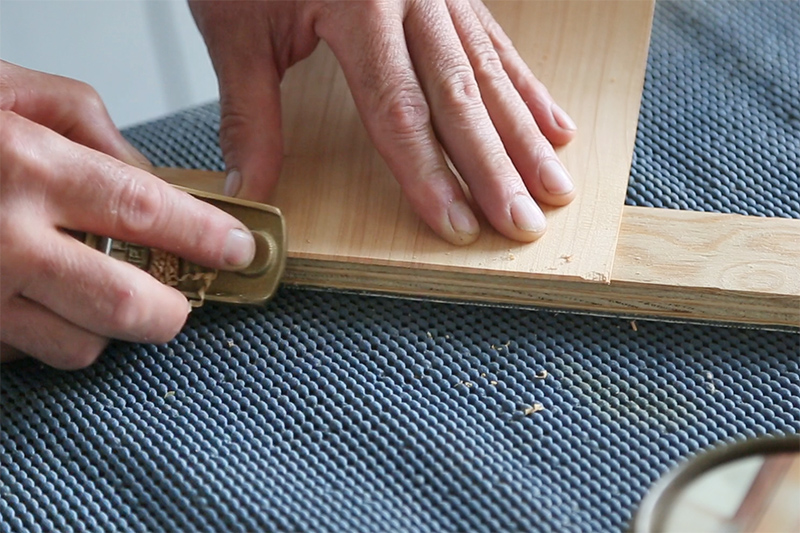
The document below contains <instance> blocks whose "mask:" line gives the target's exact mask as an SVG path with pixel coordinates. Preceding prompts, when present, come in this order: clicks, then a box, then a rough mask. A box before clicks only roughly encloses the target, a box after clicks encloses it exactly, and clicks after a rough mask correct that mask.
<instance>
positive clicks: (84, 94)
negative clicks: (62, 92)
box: [67, 79, 106, 114]
mask: <svg viewBox="0 0 800 533" xmlns="http://www.w3.org/2000/svg"><path fill="white" fill-rule="evenodd" d="M67 83H69V84H70V87H68V90H69V91H71V92H72V93H73V94H75V96H76V97H77V98H78V101H79V102H80V105H81V107H82V111H83V112H85V113H90V114H96V113H105V109H106V107H105V104H104V103H103V99H102V98H101V97H100V93H98V92H97V91H96V90H95V88H94V87H92V86H91V85H89V84H88V83H85V82H82V81H78V80H72V79H70V80H68V81H67Z"/></svg>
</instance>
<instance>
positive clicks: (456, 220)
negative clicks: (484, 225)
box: [447, 200, 481, 244]
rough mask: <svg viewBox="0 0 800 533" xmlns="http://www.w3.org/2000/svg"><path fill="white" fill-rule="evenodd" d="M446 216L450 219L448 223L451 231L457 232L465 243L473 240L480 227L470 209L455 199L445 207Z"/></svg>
mask: <svg viewBox="0 0 800 533" xmlns="http://www.w3.org/2000/svg"><path fill="white" fill-rule="evenodd" d="M447 216H448V218H449V219H450V225H451V226H452V227H453V231H455V232H456V234H458V237H459V239H460V240H461V241H463V242H464V243H465V244H466V243H467V242H471V241H473V240H474V236H475V235H477V234H478V233H479V232H480V230H481V228H480V226H479V225H478V219H476V218H475V215H474V214H473V213H472V209H470V208H469V206H468V205H467V204H466V203H464V202H462V201H459V200H457V201H455V202H453V203H452V204H450V207H449V208H448V209H447Z"/></svg>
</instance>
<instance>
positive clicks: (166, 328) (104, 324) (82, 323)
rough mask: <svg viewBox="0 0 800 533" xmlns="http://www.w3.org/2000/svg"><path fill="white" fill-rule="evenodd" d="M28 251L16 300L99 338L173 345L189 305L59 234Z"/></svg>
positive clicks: (178, 295)
mask: <svg viewBox="0 0 800 533" xmlns="http://www.w3.org/2000/svg"><path fill="white" fill-rule="evenodd" d="M36 246H37V248H38V249H37V250H30V251H28V252H27V254H26V255H28V256H29V257H30V259H29V260H28V264H29V265H30V274H29V278H28V280H27V282H26V283H25V285H24V288H23V289H22V291H21V295H22V296H24V297H25V298H28V299H30V300H32V301H35V302H38V303H39V304H41V305H42V306H43V307H45V308H47V309H50V310H51V311H52V312H54V313H55V314H57V315H59V316H61V317H63V318H64V319H66V320H67V321H69V322H71V323H72V324H75V325H76V326H79V327H80V328H82V329H84V330H86V331H89V332H91V333H93V334H95V335H99V336H101V337H113V338H118V339H123V340H128V341H134V342H147V343H162V342H167V341H169V340H170V339H172V338H173V337H174V336H175V335H176V334H177V333H178V331H180V329H181V327H183V324H184V323H185V322H186V315H187V314H188V313H189V311H190V309H191V308H190V306H189V302H188V301H187V300H186V298H185V297H184V296H183V295H182V294H181V293H179V292H178V291H177V290H175V289H173V288H171V287H168V286H166V285H164V284H162V283H160V282H159V281H157V280H156V279H155V278H154V277H152V276H150V275H149V274H147V273H146V272H145V271H143V270H140V269H138V268H136V267H135V266H133V265H130V264H128V263H125V262H123V261H119V260H117V259H113V258H111V257H109V256H107V255H104V254H102V253H100V252H98V251H97V250H93V249H91V248H89V247H88V246H85V245H84V244H82V243H81V242H79V241H77V240H75V239H73V238H71V237H69V236H68V235H66V234H63V233H55V234H52V235H51V236H50V237H49V238H45V239H43V240H42V241H40V242H38V243H36Z"/></svg>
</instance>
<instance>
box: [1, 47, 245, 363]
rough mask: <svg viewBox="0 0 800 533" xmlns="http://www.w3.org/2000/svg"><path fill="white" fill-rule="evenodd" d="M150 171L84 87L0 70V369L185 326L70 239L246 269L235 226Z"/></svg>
mask: <svg viewBox="0 0 800 533" xmlns="http://www.w3.org/2000/svg"><path fill="white" fill-rule="evenodd" d="M149 168H150V164H149V162H148V161H147V160H146V159H145V158H144V156H142V155H141V154H139V153H138V152H137V151H136V150H135V149H134V148H133V147H132V146H131V145H130V144H128V142H127V141H126V140H125V139H124V138H123V137H122V135H121V134H120V133H119V131H118V130H117V128H116V127H115V126H114V124H113V122H112V121H111V118H110V117H109V116H108V113H107V111H106V109H105V107H104V106H103V103H102V101H101V100H100V98H99V96H98V95H97V93H96V92H95V91H94V90H93V89H92V88H91V87H89V86H88V85H86V84H84V83H81V82H77V81H75V80H70V79H67V78H62V77H59V76H52V75H49V74H44V73H40V72H35V71H31V70H27V69H24V68H21V67H18V66H15V65H12V64H10V63H6V62H0V205H1V206H2V208H0V250H1V251H2V253H1V254H0V280H2V281H1V284H0V341H2V342H1V344H0V360H8V359H10V358H14V357H16V356H18V355H19V354H20V353H25V354H28V355H31V356H33V357H36V358H37V359H40V360H41V361H43V362H45V363H47V364H50V365H52V366H55V367H59V368H65V369H74V368H81V367H84V366H87V365H88V364H90V363H91V362H92V361H94V359H95V358H96V357H97V356H98V355H99V354H100V353H101V352H102V350H103V349H104V347H105V345H106V343H107V342H108V339H109V338H119V339H124V340H129V341H134V342H153V343H163V342H167V341H169V340H170V339H172V338H173V337H174V336H175V335H176V334H177V333H178V332H179V331H180V329H181V327H182V326H183V324H184V323H185V321H186V316H187V314H188V312H189V311H190V306H189V303H188V301H187V300H186V298H185V297H184V296H183V295H182V294H181V293H180V292H178V291H177V290H175V289H173V288H170V287H168V286H166V285H163V284H162V283H160V282H158V281H156V279H155V278H153V277H151V276H150V275H149V274H147V273H146V272H144V271H142V270H140V269H138V268H136V267H134V266H132V265H130V264H127V263H124V262H122V261H119V260H117V259H113V258H111V257H109V256H106V255H104V254H102V253H101V252H99V251H96V250H93V249H91V248H89V247H88V246H86V245H85V244H83V243H82V242H80V241H79V240H77V239H75V238H73V237H72V236H70V234H69V233H68V232H70V231H71V232H91V233H96V234H99V235H104V236H108V237H111V238H114V239H121V240H125V241H130V242H135V243H138V244H142V245H146V246H152V247H155V248H160V249H163V250H166V251H169V252H173V253H175V254H177V255H179V256H181V257H184V258H186V259H188V260H190V261H193V262H195V263H198V264H202V265H205V266H208V267H212V268H221V269H239V268H244V267H246V266H247V265H248V264H249V263H250V261H251V260H252V258H253V254H254V249H255V248H254V243H253V240H252V237H251V236H250V233H249V231H247V229H246V228H245V227H244V226H243V225H242V224H241V222H239V221H238V220H236V219H235V218H233V217H231V216H230V215H228V214H226V213H224V212H222V211H220V210H218V209H216V208H214V207H212V206H211V205H209V204H207V203H204V202H202V201H200V200H197V199H195V198H193V197H192V196H190V195H188V194H186V193H184V192H181V191H178V190H177V189H175V188H173V187H171V186H170V185H168V184H167V183H165V182H163V181H162V180H160V179H158V178H157V177H155V176H153V175H152V174H150V173H149V172H148V171H147V170H148V169H149Z"/></svg>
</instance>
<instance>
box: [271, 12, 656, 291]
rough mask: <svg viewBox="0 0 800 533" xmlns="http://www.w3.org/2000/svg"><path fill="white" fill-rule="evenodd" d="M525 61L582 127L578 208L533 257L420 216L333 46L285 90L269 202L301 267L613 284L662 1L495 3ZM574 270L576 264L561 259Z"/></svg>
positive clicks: (293, 75) (553, 214)
mask: <svg viewBox="0 0 800 533" xmlns="http://www.w3.org/2000/svg"><path fill="white" fill-rule="evenodd" d="M488 5H489V7H490V8H491V9H492V11H493V12H494V14H495V15H496V18H497V20H498V22H500V23H501V25H502V26H503V27H504V28H505V29H506V32H507V33H508V34H509V36H510V37H511V38H512V40H513V41H514V43H515V44H516V46H517V49H518V50H519V52H520V54H521V55H522V57H523V58H525V60H526V61H527V62H528V64H529V65H530V66H531V67H532V70H533V71H534V72H535V73H536V74H537V76H538V77H539V78H540V79H541V80H542V81H543V82H544V83H545V84H546V85H547V86H548V88H549V89H550V91H551V93H552V94H553V95H554V96H555V98H556V100H557V101H558V102H559V103H560V104H561V105H562V106H563V107H564V108H565V109H566V110H567V111H568V112H569V113H570V114H571V115H572V117H573V118H574V119H575V121H576V122H577V124H578V126H579V130H580V131H579V133H578V137H577V139H576V140H575V141H574V142H572V143H571V144H570V145H568V146H567V147H565V148H563V149H561V150H560V151H559V155H560V157H561V158H562V160H563V161H564V163H565V165H566V167H567V168H568V169H569V170H570V172H571V174H572V176H573V177H574V178H575V181H576V182H577V186H578V190H579V191H580V192H579V196H578V198H577V199H576V200H575V201H574V203H572V204H571V205H570V206H568V207H566V208H560V209H548V210H547V211H546V214H547V219H548V224H549V229H548V231H547V233H546V235H545V236H544V237H543V238H542V239H541V240H539V241H537V242H536V243H533V244H521V243H518V242H515V241H511V240H508V239H506V238H504V237H502V236H500V235H499V234H498V233H497V232H495V231H494V230H492V229H491V228H490V227H489V225H488V223H486V222H485V221H482V228H483V231H482V237H481V238H480V239H479V240H478V242H476V243H474V244H473V245H470V246H468V247H457V246H453V245H450V244H448V243H446V242H444V241H443V240H441V239H440V238H438V237H437V236H435V235H434V234H433V232H432V231H431V230H429V229H428V227H427V226H426V225H425V224H424V223H422V222H421V221H420V220H419V219H418V217H417V216H416V215H415V214H414V212H413V211H412V210H411V207H410V206H409V204H408V202H407V201H406V200H405V199H404V198H403V195H402V193H401V190H400V186H399V185H398V184H397V182H396V181H395V179H394V178H393V176H392V175H391V173H390V172H389V170H388V168H387V167H386V165H385V164H384V162H383V160H382V159H381V157H380V155H379V154H378V153H377V151H376V150H375V149H374V148H373V146H372V142H371V141H370V140H369V138H368V137H367V134H366V132H365V129H364V127H363V126H362V124H361V121H360V119H359V117H358V114H357V112H356V108H355V105H354V103H353V101H352V98H351V95H350V91H349V89H348V87H347V85H346V82H345V79H344V75H343V74H342V72H341V70H340V68H339V66H338V63H337V62H336V60H335V58H334V57H333V56H332V54H331V52H330V50H329V49H328V48H327V47H326V46H324V44H323V45H321V46H320V47H319V48H318V50H317V51H315V52H314V54H313V55H312V56H311V57H310V58H309V59H307V60H305V61H303V62H302V63H300V64H299V65H297V66H296V67H293V68H292V69H290V70H289V72H288V73H287V76H286V78H285V80H284V82H283V112H284V124H285V137H286V139H285V141H286V150H285V152H286V158H285V161H284V167H283V173H282V177H281V179H280V182H279V185H278V188H277V190H276V192H275V194H274V196H273V197H272V198H271V199H270V203H271V204H273V205H275V206H277V207H279V208H280V209H281V211H282V212H283V213H284V215H285V216H286V219H287V227H288V229H289V242H290V249H289V254H290V255H291V256H292V257H294V258H303V259H307V260H312V261H328V262H343V263H358V264H361V265H385V266H396V267H404V268H429V269H443V270H451V271H454V272H461V273H472V274H478V273H481V274H487V275H491V274H494V273H504V274H514V275H524V276H528V277H531V278H539V279H575V280H578V279H581V280H590V281H598V282H605V283H607V282H608V280H609V279H610V274H611V268H612V264H613V258H614V249H615V247H616V242H617V237H618V234H619V224H620V218H621V216H622V205H623V202H624V198H625V193H626V187H627V183H628V177H629V171H630V163H631V156H632V153H633V144H634V140H635V131H636V125H637V120H638V112H639V103H640V99H641V92H642V87H643V81H644V71H645V66H646V59H647V50H648V44H649V35H650V24H651V19H652V10H653V2H652V1H651V0H636V1H629V0H621V1H604V2H583V1H567V2H565V1H554V2H552V1H551V2H546V1H526V0H518V1H501V2H489V3H488ZM566 255H569V256H571V257H572V260H571V261H570V262H564V261H562V260H560V258H561V257H562V256H566Z"/></svg>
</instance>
